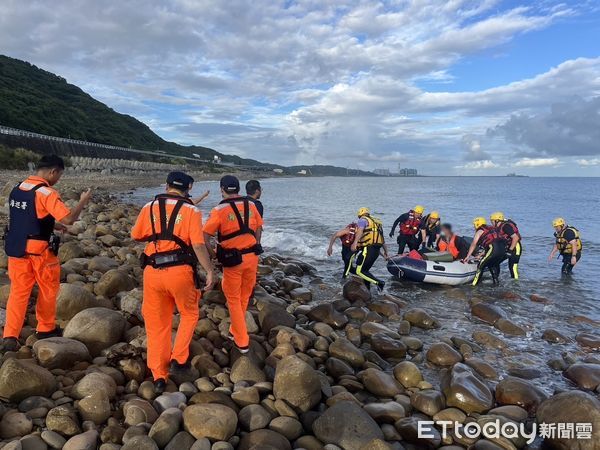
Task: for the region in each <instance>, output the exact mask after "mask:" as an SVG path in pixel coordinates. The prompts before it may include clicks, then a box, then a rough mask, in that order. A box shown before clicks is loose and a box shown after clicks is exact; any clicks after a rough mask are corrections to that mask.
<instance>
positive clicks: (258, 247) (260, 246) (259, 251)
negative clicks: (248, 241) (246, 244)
mask: <svg viewBox="0 0 600 450" xmlns="http://www.w3.org/2000/svg"><path fill="white" fill-rule="evenodd" d="M264 252H265V251H264V250H263V248H262V245H260V244H256V254H257V255H262V254H263V253H264Z"/></svg>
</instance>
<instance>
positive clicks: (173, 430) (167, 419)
mask: <svg viewBox="0 0 600 450" xmlns="http://www.w3.org/2000/svg"><path fill="white" fill-rule="evenodd" d="M181 420H182V412H181V410H180V409H178V408H169V409H167V410H165V411H164V412H163V413H162V414H161V415H160V416H159V417H158V419H156V421H155V422H154V423H153V424H152V428H150V431H149V432H148V436H149V437H150V438H152V439H154V441H155V442H156V444H157V445H158V446H159V447H160V448H164V447H165V446H166V445H167V444H168V443H169V442H170V441H171V439H173V437H174V436H175V435H176V434H177V432H178V431H179V427H180V425H181Z"/></svg>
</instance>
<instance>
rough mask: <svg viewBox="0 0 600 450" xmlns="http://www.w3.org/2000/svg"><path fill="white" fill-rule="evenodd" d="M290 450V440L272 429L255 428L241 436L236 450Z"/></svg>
mask: <svg viewBox="0 0 600 450" xmlns="http://www.w3.org/2000/svg"><path fill="white" fill-rule="evenodd" d="M255 449H256V450H258V449H264V450H267V449H268V450H271V449H277V450H292V446H291V445H290V442H289V441H288V440H287V439H286V438H285V437H284V436H282V435H281V434H279V433H276V432H275V431H272V430H264V429H263V430H256V431H252V432H251V433H248V434H246V435H244V437H242V440H241V441H240V445H239V446H238V450H255Z"/></svg>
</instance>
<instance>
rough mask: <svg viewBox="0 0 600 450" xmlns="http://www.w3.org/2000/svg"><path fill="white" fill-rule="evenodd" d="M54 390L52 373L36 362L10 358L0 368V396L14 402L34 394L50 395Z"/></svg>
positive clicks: (54, 383) (54, 382) (54, 381)
mask: <svg viewBox="0 0 600 450" xmlns="http://www.w3.org/2000/svg"><path fill="white" fill-rule="evenodd" d="M55 390H56V379H55V378H54V375H52V374H51V373H50V372H49V371H48V370H46V369H44V368H43V367H40V366H38V365H37V364H33V363H31V362H26V361H25V360H19V359H13V358H10V359H7V360H6V361H5V362H4V364H3V365H2V367H1V368H0V398H3V399H5V400H8V401H10V402H13V403H14V402H20V401H21V400H23V399H25V398H27V397H31V396H34V395H39V396H42V397H50V396H51V395H52V393H53V392H54V391H55Z"/></svg>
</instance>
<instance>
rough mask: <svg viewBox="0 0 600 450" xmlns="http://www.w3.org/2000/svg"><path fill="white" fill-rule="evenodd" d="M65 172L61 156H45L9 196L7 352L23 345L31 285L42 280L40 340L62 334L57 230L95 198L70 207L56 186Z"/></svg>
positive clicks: (87, 195) (87, 196)
mask: <svg viewBox="0 0 600 450" xmlns="http://www.w3.org/2000/svg"><path fill="white" fill-rule="evenodd" d="M64 170H65V163H64V161H63V160H62V158H60V157H59V156H57V155H45V156H43V157H42V158H41V159H40V160H39V162H38V163H37V166H36V173H35V175H32V176H30V177H29V178H27V179H26V180H25V181H23V182H21V183H19V184H17V185H16V186H15V187H14V188H13V190H12V191H11V193H10V195H9V198H8V206H9V224H8V227H7V232H6V235H5V251H6V254H7V256H8V276H9V278H10V293H9V297H8V302H7V304H6V324H5V325H4V333H3V337H4V350H6V351H15V350H17V349H18V348H19V341H18V339H19V334H20V333H21V328H22V327H23V322H24V320H25V315H26V313H27V305H28V303H29V297H30V295H31V289H32V288H33V285H34V284H35V283H37V284H38V288H39V294H38V298H37V303H36V311H35V313H36V318H37V328H36V330H37V332H36V337H37V338H38V339H44V338H48V337H54V336H61V335H62V331H61V329H60V328H59V327H57V326H56V323H55V316H56V296H57V295H58V290H59V288H60V262H59V260H58V258H57V254H58V245H59V238H58V236H57V235H55V234H54V230H55V229H57V230H61V231H64V230H66V226H65V225H72V224H73V223H74V222H75V221H76V220H77V219H78V217H79V214H80V213H81V211H83V208H84V207H85V205H87V203H88V202H89V200H90V197H91V191H90V190H89V189H88V190H87V191H85V192H83V193H82V194H81V197H80V200H79V203H78V204H77V205H76V206H75V207H74V208H73V209H72V210H69V208H67V207H66V206H65V204H64V203H63V201H62V200H61V198H60V195H59V194H58V192H57V191H56V190H55V189H54V188H53V187H52V186H54V185H55V184H56V183H58V180H60V177H61V176H62V174H63V172H64Z"/></svg>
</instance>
